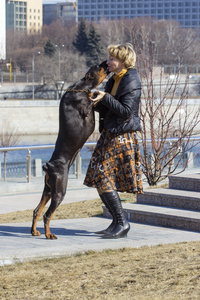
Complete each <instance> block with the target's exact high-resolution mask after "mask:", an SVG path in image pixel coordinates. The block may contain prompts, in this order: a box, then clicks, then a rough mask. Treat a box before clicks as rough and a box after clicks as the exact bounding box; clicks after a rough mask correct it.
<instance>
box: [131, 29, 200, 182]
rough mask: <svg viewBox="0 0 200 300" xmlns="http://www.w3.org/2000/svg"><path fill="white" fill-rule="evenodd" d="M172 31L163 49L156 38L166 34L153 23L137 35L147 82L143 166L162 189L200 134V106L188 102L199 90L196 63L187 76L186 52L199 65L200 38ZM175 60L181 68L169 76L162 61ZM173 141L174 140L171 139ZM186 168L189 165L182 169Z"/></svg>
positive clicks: (139, 63) (139, 64) (144, 83)
mask: <svg viewBox="0 0 200 300" xmlns="http://www.w3.org/2000/svg"><path fill="white" fill-rule="evenodd" d="M167 25H168V24H167ZM171 30H172V31H173V30H174V28H172V27H171ZM166 32H167V31H165V33H166ZM169 32H170V34H171V36H170V38H168V42H169V45H168V44H166V45H164V46H163V45H160V42H162V43H163V38H161V37H160V38H158V39H157V40H156V39H155V37H159V36H160V35H159V34H158V32H156V30H155V26H153V24H152V26H150V24H149V23H148V27H147V26H146V25H145V24H144V23H142V24H140V26H137V30H134V31H133V41H134V45H135V49H136V51H137V57H138V59H137V68H138V71H139V74H140V77H141V80H142V105H141V109H140V115H141V124H142V132H141V139H142V150H143V155H142V164H143V172H144V174H145V176H146V178H147V181H148V183H149V185H156V184H157V183H158V182H160V181H161V180H163V179H165V178H167V177H168V176H169V175H170V174H172V173H174V172H175V170H176V169H177V168H178V166H180V164H181V162H182V160H183V157H185V154H186V152H187V151H190V150H191V149H192V148H193V147H194V145H195V144H194V142H192V136H193V135H194V134H195V133H197V126H198V124H199V122H200V106H197V107H195V109H192V107H191V105H189V100H188V98H189V96H190V94H191V93H192V92H194V90H192V89H190V90H189V75H190V72H189V70H190V65H189V64H188V73H187V74H182V73H181V70H182V65H183V62H184V59H185V55H186V52H188V53H190V63H191V62H194V61H195V56H194V55H193V54H195V39H194V36H193V35H191V33H190V36H189V35H188V36H187V37H186V36H185V37H184V38H182V37H181V32H180V31H179V30H178V28H177V30H176V33H175V32H173V33H172V32H171V31H170V30H169ZM168 36H169V33H168ZM165 38H167V36H166V37H165ZM193 47H194V49H193ZM158 49H162V52H159V51H158ZM169 49H170V51H171V52H169ZM180 49H181V50H180ZM169 56H170V57H171V59H172V58H173V57H174V60H175V64H177V68H176V69H175V72H174V67H173V66H171V69H170V70H169V74H168V76H167V74H165V72H164V65H163V64H162V62H163V61H165V59H166V58H167V59H168V58H169ZM191 56H192V58H191ZM158 61H159V64H158ZM156 72H157V74H156ZM168 138H174V139H173V140H170V141H169V140H168ZM149 141H150V142H149ZM186 166H187V163H185V164H184V165H183V166H182V169H181V171H183V170H184V169H185V168H186Z"/></svg>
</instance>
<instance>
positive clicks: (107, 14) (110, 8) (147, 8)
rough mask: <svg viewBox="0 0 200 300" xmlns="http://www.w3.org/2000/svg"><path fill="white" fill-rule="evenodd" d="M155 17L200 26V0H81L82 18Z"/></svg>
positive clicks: (80, 16)
mask: <svg viewBox="0 0 200 300" xmlns="http://www.w3.org/2000/svg"><path fill="white" fill-rule="evenodd" d="M138 17H152V18H155V19H158V20H162V19H165V20H175V21H177V22H178V23H179V24H180V25H181V26H182V27H190V28H195V27H199V26H200V0H196V1H194V0H78V21H80V20H81V19H82V18H83V19H84V20H88V21H90V22H91V21H93V22H100V21H101V20H114V19H123V18H129V19H130V18H138Z"/></svg>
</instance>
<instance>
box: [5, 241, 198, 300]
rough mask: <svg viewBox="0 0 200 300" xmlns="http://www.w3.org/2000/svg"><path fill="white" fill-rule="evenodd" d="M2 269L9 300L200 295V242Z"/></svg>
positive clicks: (144, 299)
mask: <svg viewBox="0 0 200 300" xmlns="http://www.w3.org/2000/svg"><path fill="white" fill-rule="evenodd" d="M0 270H1V273H0V281H1V286H0V298H1V299H5V300H7V299H8V300H11V299H13V300H16V299H20V300H22V299H29V300H32V299H34V300H35V299H49V300H50V299H51V300H54V299H55V300H58V299H65V300H68V299H69V300H76V299H77V300H78V299H81V300H82V299H95V300H96V299H98V300H103V299H107V300H114V299H120V300H121V299H123V300H126V299H127V300H130V299H137V300H139V299H141V300H147V299H148V300H156V299H162V300H163V299H167V300H169V299H174V300H177V299H184V300H187V299H188V300H189V299H199V298H200V243H199V242H191V243H181V244H176V245H160V246H157V247H142V248H140V249H121V250H115V251H103V252H100V253H98V252H87V253H84V254H80V255H76V256H69V257H65V258H60V259H51V260H44V261H37V262H35V261H34V262H28V263H23V264H18V265H12V266H4V267H1V268H0Z"/></svg>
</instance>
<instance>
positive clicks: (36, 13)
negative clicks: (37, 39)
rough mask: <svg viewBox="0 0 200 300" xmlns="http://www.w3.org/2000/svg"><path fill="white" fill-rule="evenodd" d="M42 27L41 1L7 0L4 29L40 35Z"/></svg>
mask: <svg viewBox="0 0 200 300" xmlns="http://www.w3.org/2000/svg"><path fill="white" fill-rule="evenodd" d="M42 26H43V10H42V0H34V1H33V0H24V1H17V0H7V5H6V28H7V29H13V30H19V31H24V32H27V33H28V34H31V33H40V32H41V30H42Z"/></svg>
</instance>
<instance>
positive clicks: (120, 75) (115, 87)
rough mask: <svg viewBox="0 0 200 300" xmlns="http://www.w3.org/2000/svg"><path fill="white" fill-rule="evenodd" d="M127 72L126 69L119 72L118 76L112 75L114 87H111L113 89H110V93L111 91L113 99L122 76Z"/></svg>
mask: <svg viewBox="0 0 200 300" xmlns="http://www.w3.org/2000/svg"><path fill="white" fill-rule="evenodd" d="M126 72H127V69H123V70H122V71H121V72H119V73H118V74H114V75H113V79H114V81H115V83H114V85H113V88H112V91H111V95H112V96H113V97H114V96H115V95H116V92H117V89H118V86H119V83H120V81H121V79H122V77H123V76H124V74H126Z"/></svg>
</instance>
